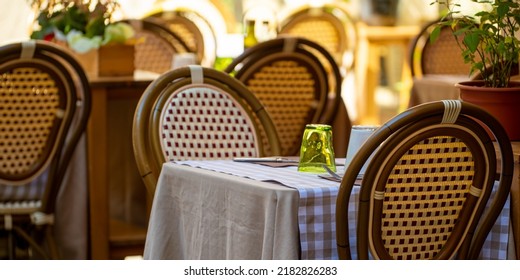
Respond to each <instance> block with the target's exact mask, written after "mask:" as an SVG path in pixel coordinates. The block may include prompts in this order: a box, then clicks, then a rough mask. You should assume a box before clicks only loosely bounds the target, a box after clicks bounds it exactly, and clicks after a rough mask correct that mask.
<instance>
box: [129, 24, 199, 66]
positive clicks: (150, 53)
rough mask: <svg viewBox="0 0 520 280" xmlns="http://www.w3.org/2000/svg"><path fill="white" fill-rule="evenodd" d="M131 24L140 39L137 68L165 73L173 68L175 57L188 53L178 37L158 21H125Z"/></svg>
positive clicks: (136, 52) (136, 58)
mask: <svg viewBox="0 0 520 280" xmlns="http://www.w3.org/2000/svg"><path fill="white" fill-rule="evenodd" d="M123 22H127V23H129V24H131V25H132V26H133V28H134V30H135V32H136V35H135V36H136V37H137V38H138V39H139V40H138V43H137V44H136V45H135V58H134V59H135V60H134V64H135V68H136V69H137V70H144V71H149V72H154V73H164V72H166V71H168V70H170V69H171V68H172V61H173V56H174V55H175V54H178V53H185V52H188V51H189V50H188V47H187V46H186V45H185V44H184V42H183V41H182V40H181V39H180V38H179V37H177V35H176V34H175V33H173V32H171V31H170V29H168V27H167V26H165V25H162V22H161V21H159V20H157V19H153V18H152V19H142V20H136V19H131V20H123Z"/></svg>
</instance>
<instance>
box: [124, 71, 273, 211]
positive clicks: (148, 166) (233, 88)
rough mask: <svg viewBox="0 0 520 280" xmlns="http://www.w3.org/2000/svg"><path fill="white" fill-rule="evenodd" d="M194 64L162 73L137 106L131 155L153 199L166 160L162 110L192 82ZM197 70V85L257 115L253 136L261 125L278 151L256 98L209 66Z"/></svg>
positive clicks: (261, 152)
mask: <svg viewBox="0 0 520 280" xmlns="http://www.w3.org/2000/svg"><path fill="white" fill-rule="evenodd" d="M193 67H200V66H189V67H182V68H179V69H176V70H172V71H169V72H166V73H164V74H163V75H161V76H160V77H159V78H157V79H156V80H155V81H154V82H152V84H150V86H149V87H148V88H147V89H146V91H145V93H144V94H143V96H142V97H141V100H140V101H139V104H138V106H137V109H136V113H135V116H134V124H133V132H132V137H133V146H134V154H135V157H136V162H137V166H138V169H139V171H140V173H141V176H142V178H143V181H144V183H145V185H146V187H147V190H148V193H149V195H150V198H153V194H154V192H155V186H156V183H157V179H158V178H159V173H160V171H161V168H162V164H163V163H164V162H165V161H166V159H165V154H164V151H163V149H162V147H161V144H160V143H161V139H160V137H159V133H158V131H159V125H160V120H159V118H160V115H161V111H162V110H163V105H164V103H165V101H166V100H167V99H168V98H169V96H170V95H171V94H173V93H174V92H176V91H177V90H179V89H182V88H183V87H185V86H186V85H189V84H192V82H193V81H192V78H191V71H192V70H191V69H192V68H193ZM200 69H201V71H202V73H203V83H202V84H199V83H197V86H203V87H204V86H205V87H214V88H218V89H220V90H222V91H224V92H226V93H228V94H230V95H231V96H232V97H233V98H234V99H235V100H236V101H238V103H240V104H242V107H243V108H244V110H245V111H246V113H247V114H248V115H249V117H250V118H251V120H253V119H254V118H258V120H259V122H258V123H256V122H252V125H253V127H254V129H255V131H256V135H257V136H258V137H259V135H260V134H259V133H258V131H259V130H260V129H259V128H258V127H256V125H258V124H261V125H262V126H263V129H265V131H266V132H268V137H269V145H272V146H271V147H272V151H273V153H274V154H275V155H276V154H279V152H280V146H279V142H278V135H277V133H276V130H275V128H274V124H273V122H272V120H271V118H270V116H269V114H268V113H267V111H266V110H265V108H264V107H263V105H262V104H261V103H260V102H259V101H258V99H257V98H256V97H255V96H254V95H253V94H252V93H251V92H250V91H249V90H248V89H247V88H246V87H245V86H244V85H243V84H242V83H240V82H239V81H238V80H236V79H234V78H232V77H231V76H229V75H228V74H226V73H224V72H221V71H217V70H214V69H211V68H204V67H200ZM257 143H258V150H259V155H258V156H263V155H265V154H264V152H263V147H262V142H261V141H257ZM149 202H151V201H149ZM150 206H151V204H150Z"/></svg>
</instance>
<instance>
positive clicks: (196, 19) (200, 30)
mask: <svg viewBox="0 0 520 280" xmlns="http://www.w3.org/2000/svg"><path fill="white" fill-rule="evenodd" d="M146 18H147V19H150V18H157V19H160V20H162V21H163V22H164V23H163V24H164V25H165V26H168V28H169V29H170V30H171V31H172V32H173V33H175V34H176V35H177V37H178V38H179V39H180V40H181V41H183V42H184V44H185V45H186V46H187V47H188V52H191V53H194V54H196V57H197V63H198V64H200V65H202V66H206V67H209V66H213V64H214V62H215V58H216V47H217V46H216V45H217V42H216V36H215V31H214V30H213V28H212V26H211V24H210V23H209V22H208V20H207V19H205V18H204V17H202V16H201V15H200V14H199V13H198V12H196V11H193V10H189V9H185V8H183V9H179V10H164V11H161V12H157V13H154V14H151V15H149V16H147V17H146Z"/></svg>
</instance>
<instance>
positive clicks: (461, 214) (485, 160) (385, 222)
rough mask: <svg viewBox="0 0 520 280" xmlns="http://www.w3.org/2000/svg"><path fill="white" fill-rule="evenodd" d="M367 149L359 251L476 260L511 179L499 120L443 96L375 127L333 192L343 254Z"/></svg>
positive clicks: (505, 139) (391, 256)
mask: <svg viewBox="0 0 520 280" xmlns="http://www.w3.org/2000/svg"><path fill="white" fill-rule="evenodd" d="M483 124H485V126H484V125H483ZM488 131H489V132H488ZM490 133H492V134H493V137H494V138H496V141H493V140H492V138H491V137H490ZM495 144H496V145H497V147H498V151H500V154H501V156H500V158H501V162H500V163H499V164H498V165H497V160H496V159H497V156H496V154H495V151H496V149H495ZM372 153H374V155H373V159H372V160H371V161H370V163H369V165H368V166H367V169H366V172H365V173H364V177H363V182H362V184H361V190H360V198H359V210H358V211H359V212H358V223H357V252H358V256H359V258H360V259H367V258H368V257H369V252H370V254H371V256H372V257H373V258H375V259H455V258H456V259H476V258H477V257H478V255H479V253H480V250H481V249H482V245H483V243H484V241H485V239H486V237H487V235H488V233H489V231H490V230H491V228H492V226H493V224H494V223H495V221H496V219H497V217H498V215H499V214H500V212H501V211H502V208H503V206H504V203H505V201H506V200H507V197H508V195H509V190H510V187H511V182H512V176H513V152H512V148H511V143H510V142H509V139H508V137H507V134H506V132H505V131H504V129H503V128H502V126H501V125H500V123H499V122H498V121H497V120H496V119H495V118H493V117H492V116H491V115H490V114H489V113H487V112H486V111H484V110H482V109H481V108H480V107H477V106H475V105H472V104H470V103H464V102H462V101H459V100H444V101H437V102H431V103H424V104H421V105H418V106H416V107H412V108H410V109H408V110H407V111H405V112H403V113H401V114H399V115H398V116H396V117H395V118H393V119H391V120H390V121H388V122H387V123H386V124H384V125H383V126H382V127H381V128H380V129H378V130H377V131H375V132H374V134H373V135H372V136H371V137H370V138H369V139H368V140H367V142H365V144H364V145H363V146H362V147H361V149H360V150H359V152H358V153H357V154H356V155H355V157H354V159H353V160H352V163H351V164H350V165H349V166H348V169H347V171H346V173H345V175H344V177H343V180H342V182H341V186H340V190H339V193H338V198H337V208H336V215H337V216H336V217H337V218H336V226H337V232H336V233H337V244H338V253H339V257H340V258H343V259H349V258H350V256H351V255H350V249H349V242H348V236H349V233H348V226H347V216H348V213H347V209H348V201H349V196H350V193H351V190H352V187H353V185H354V181H355V179H356V174H358V173H359V171H360V169H361V167H362V166H363V165H364V163H365V162H366V161H367V159H368V158H369V156H370V155H371V154H372ZM497 166H498V167H499V169H498V172H499V177H497ZM497 178H498V181H499V184H498V187H497V189H496V193H495V194H494V196H493V197H494V198H493V200H492V201H488V200H491V199H490V194H491V192H492V188H493V186H494V183H495V179H497ZM486 203H490V206H489V207H488V208H486Z"/></svg>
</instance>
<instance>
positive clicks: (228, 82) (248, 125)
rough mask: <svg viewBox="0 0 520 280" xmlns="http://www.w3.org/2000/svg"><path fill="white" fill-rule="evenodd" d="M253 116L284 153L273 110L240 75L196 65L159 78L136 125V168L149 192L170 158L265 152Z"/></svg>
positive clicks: (143, 100) (227, 156)
mask: <svg viewBox="0 0 520 280" xmlns="http://www.w3.org/2000/svg"><path fill="white" fill-rule="evenodd" d="M254 118H256V119H258V120H260V122H259V123H258V124H260V125H262V126H263V128H262V129H263V130H265V131H266V132H268V135H269V145H270V147H272V150H273V152H275V153H279V150H280V148H279V143H278V136H277V135H276V130H275V128H274V124H273V122H272V120H271V118H270V117H269V114H268V113H267V111H266V110H265V108H264V107H263V105H262V104H261V103H260V101H258V99H257V98H256V97H255V96H254V95H253V94H252V93H251V92H250V91H249V90H248V89H247V88H246V87H245V86H244V85H243V84H242V83H241V82H239V81H238V80H236V79H234V78H233V77H231V76H229V75H228V74H226V73H224V72H221V71H217V70H214V69H211V68H205V67H202V66H195V65H192V66H187V67H181V68H178V69H176V70H173V71H169V72H166V73H164V74H163V75H161V76H160V77H159V78H157V79H156V80H155V81H154V82H152V84H150V86H149V87H148V88H147V89H146V91H145V92H144V94H143V96H142V97H141V99H140V101H139V104H138V106H137V109H136V113H135V117H134V125H133V145H134V152H135V157H136V162H137V167H138V169H139V172H140V173H141V176H142V177H143V180H144V183H145V185H146V187H147V189H148V191H149V194H150V197H153V193H154V192H155V185H156V183H157V179H158V178H159V173H160V171H161V167H162V164H163V163H164V162H166V161H172V160H197V159H204V160H207V159H231V158H234V157H258V156H263V155H265V153H264V151H263V147H262V141H260V138H259V136H258V135H259V134H258V130H259V128H258V127H257V122H255V121H254Z"/></svg>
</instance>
